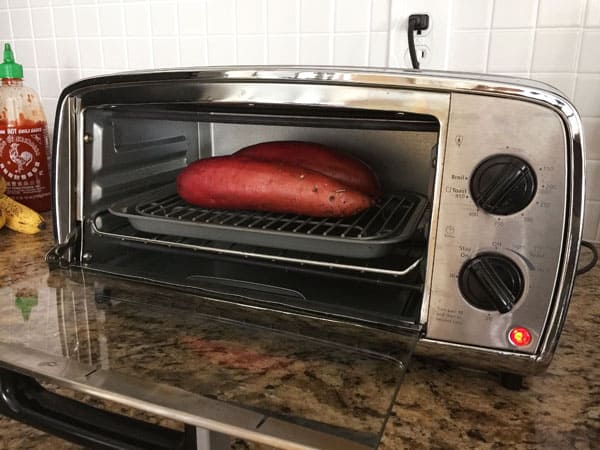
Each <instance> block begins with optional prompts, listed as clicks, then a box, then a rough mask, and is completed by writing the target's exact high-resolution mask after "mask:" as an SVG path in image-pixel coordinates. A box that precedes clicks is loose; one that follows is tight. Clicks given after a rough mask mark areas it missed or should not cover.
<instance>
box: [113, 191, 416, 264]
mask: <svg viewBox="0 0 600 450" xmlns="http://www.w3.org/2000/svg"><path fill="white" fill-rule="evenodd" d="M426 207H427V199H426V198H425V197H424V196H422V195H419V194H415V193H412V192H400V193H394V194H385V195H383V196H382V197H381V198H380V199H379V200H378V202H377V203H376V205H375V206H373V207H371V208H369V209H367V210H365V211H363V212H362V213H359V214H356V215H355V216H351V217H342V218H338V217H327V218H322V217H310V216H300V215H294V214H281V213H270V212H263V211H233V210H223V209H209V208H201V207H197V206H192V205H190V204H189V203H186V202H185V201H184V200H182V199H181V198H180V197H179V196H178V195H177V191H176V188H175V185H174V184H173V185H168V186H164V187H162V188H159V189H155V190H152V191H148V192H144V193H142V194H138V195H136V196H134V197H129V198H127V199H124V200H121V201H118V202H116V203H114V204H113V205H112V206H111V207H110V208H109V211H110V212H111V213H112V214H114V215H117V216H121V217H125V218H127V219H128V220H129V222H130V223H131V226H132V227H133V228H135V229H137V230H140V231H144V232H148V233H157V234H164V235H170V236H181V237H188V238H196V239H208V240H214V241H224V242H237V243H240V244H249V245H258V246H263V247H271V248H281V249H285V250H299V251H306V252H313V253H320V254H328V255H335V256H344V257H349V258H378V257H381V256H384V255H385V254H387V253H388V252H389V251H390V250H391V249H392V247H393V246H394V245H395V244H397V243H399V242H402V241H405V240H407V239H409V238H410V237H411V236H412V235H413V234H414V232H415V229H416V227H417V225H418V223H419V221H420V220H421V217H422V216H423V213H424V211H425V209H426Z"/></svg>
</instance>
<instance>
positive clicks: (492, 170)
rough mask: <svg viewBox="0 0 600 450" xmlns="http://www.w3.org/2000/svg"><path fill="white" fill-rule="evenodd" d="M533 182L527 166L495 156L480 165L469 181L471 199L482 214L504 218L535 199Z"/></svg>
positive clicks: (524, 163) (523, 163)
mask: <svg viewBox="0 0 600 450" xmlns="http://www.w3.org/2000/svg"><path fill="white" fill-rule="evenodd" d="M535 190H536V179H535V173H534V172H533V169H532V168H531V166H530V165H529V164H528V163H527V162H526V161H524V160H522V159H521V158H517V157H516V156H512V155H496V156H492V157H491V158H488V159H486V160H485V161H483V162H482V163H481V164H479V166H477V168H476V169H475V172H473V176H472V177H471V195H472V197H473V200H474V201H475V203H476V204H477V206H479V207H480V208H481V209H483V210H484V211H487V212H489V213H491V214H498V215H501V216H506V215H509V214H514V213H516V212H519V211H521V210H522V209H523V208H525V207H526V206H527V205H529V203H531V201H532V200H533V197H534V196H535Z"/></svg>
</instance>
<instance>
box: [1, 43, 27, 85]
mask: <svg viewBox="0 0 600 450" xmlns="http://www.w3.org/2000/svg"><path fill="white" fill-rule="evenodd" d="M0 78H23V66H22V65H21V64H17V63H16V62H15V56H14V55H13V52H12V49H11V48H10V44H9V43H6V44H4V62H3V63H2V64H0Z"/></svg>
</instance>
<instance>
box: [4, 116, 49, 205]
mask: <svg viewBox="0 0 600 450" xmlns="http://www.w3.org/2000/svg"><path fill="white" fill-rule="evenodd" d="M37 125H38V124H35V125H34V126H31V127H23V126H17V127H7V128H4V127H2V128H0V175H2V176H3V177H4V179H5V180H6V194H7V195H8V196H9V197H11V198H13V199H15V200H17V201H19V202H21V203H23V204H24V205H27V206H29V207H31V208H33V209H35V210H37V211H46V210H48V209H50V177H49V174H48V161H47V160H46V148H47V142H48V140H47V132H46V126H45V123H40V124H39V126H37Z"/></svg>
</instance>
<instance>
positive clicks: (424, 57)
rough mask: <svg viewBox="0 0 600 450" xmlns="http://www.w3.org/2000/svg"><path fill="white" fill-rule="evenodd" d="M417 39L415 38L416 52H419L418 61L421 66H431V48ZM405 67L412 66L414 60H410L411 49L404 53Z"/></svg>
mask: <svg viewBox="0 0 600 450" xmlns="http://www.w3.org/2000/svg"><path fill="white" fill-rule="evenodd" d="M417 42H418V41H417V39H416V38H415V52H416V54H417V61H419V66H420V67H421V68H423V67H425V68H430V67H429V66H430V61H429V60H430V59H431V50H430V49H429V47H428V46H426V45H419V44H417ZM404 67H408V68H410V67H412V62H411V60H410V51H409V50H408V49H406V52H405V53H404Z"/></svg>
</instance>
